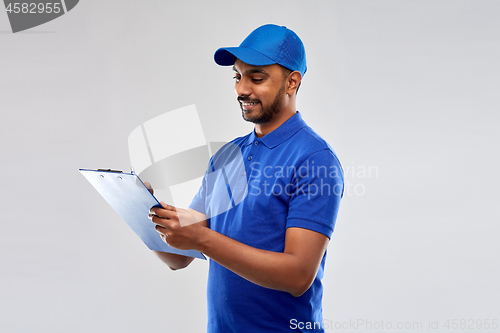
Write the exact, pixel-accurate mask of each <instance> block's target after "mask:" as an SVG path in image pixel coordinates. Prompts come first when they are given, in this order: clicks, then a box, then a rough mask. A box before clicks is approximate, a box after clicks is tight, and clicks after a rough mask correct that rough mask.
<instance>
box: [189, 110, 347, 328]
mask: <svg viewBox="0 0 500 333" xmlns="http://www.w3.org/2000/svg"><path fill="white" fill-rule="evenodd" d="M343 184H344V177H343V172H342V168H341V165H340V162H339V160H338V159H337V156H336V155H335V152H334V151H333V149H332V148H331V147H330V146H329V145H328V143H326V141H324V140H323V139H322V138H321V137H320V136H319V135H318V134H316V133H315V132H314V131H313V130H312V129H311V128H310V127H309V126H307V124H306V123H305V122H304V121H303V120H302V117H301V114H300V113H299V112H297V113H296V114H295V115H294V116H293V117H291V118H290V119H288V120H287V121H286V122H285V123H284V124H282V125H281V126H280V127H279V128H277V129H276V130H274V131H272V132H271V133H269V134H267V135H265V136H263V137H261V138H258V137H257V136H256V135H255V132H252V133H250V134H249V135H246V136H244V137H240V138H237V139H235V140H233V141H232V142H231V143H229V144H228V145H226V146H224V147H223V148H221V149H220V150H219V151H218V152H217V153H216V154H215V155H214V156H213V157H212V158H211V160H210V163H209V166H208V170H207V172H206V174H205V177H204V179H203V183H202V186H201V187H200V190H199V192H198V193H197V195H196V196H195V198H194V199H193V201H192V203H191V205H190V208H192V209H194V210H196V211H198V212H201V213H204V214H205V215H207V220H208V224H209V227H210V228H211V229H213V230H215V231H217V232H219V233H221V234H224V235H226V236H228V237H231V238H233V239H235V240H237V241H239V242H242V243H244V244H247V245H250V246H253V247H256V248H259V249H263V250H268V251H275V252H283V250H284V246H285V233H286V229H287V228H290V227H298V228H304V229H309V230H313V231H316V232H319V233H322V234H324V235H325V236H327V237H329V238H330V237H331V235H332V232H333V229H334V226H335V220H336V218H337V213H338V209H339V204H340V199H341V197H342V194H343ZM325 258H326V253H325V256H324V257H323V260H322V261H321V265H320V267H319V270H318V274H317V276H316V278H315V280H314V282H313V284H312V285H311V287H310V288H309V290H307V291H306V292H305V293H304V294H303V295H302V296H300V297H294V296H292V295H291V294H289V293H286V292H282V291H277V290H272V289H268V288H264V287H261V286H258V285H256V284H254V283H252V282H249V281H247V280H245V279H244V278H242V277H240V276H239V275H236V274H234V273H233V272H231V271H229V270H228V269H226V268H225V267H223V266H221V265H219V264H218V263H216V262H214V261H212V260H210V268H209V277H208V286H207V298H208V332H217V333H228V332H238V333H239V332H273V333H275V332H310V331H314V332H322V331H324V330H323V327H322V321H323V317H322V296H323V287H322V283H321V279H322V278H323V270H324V265H325ZM309 328H311V329H309Z"/></svg>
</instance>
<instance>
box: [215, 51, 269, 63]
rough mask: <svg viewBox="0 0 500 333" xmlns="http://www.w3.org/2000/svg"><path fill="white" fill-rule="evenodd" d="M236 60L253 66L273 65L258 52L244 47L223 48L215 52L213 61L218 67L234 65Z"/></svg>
mask: <svg viewBox="0 0 500 333" xmlns="http://www.w3.org/2000/svg"><path fill="white" fill-rule="evenodd" d="M236 59H240V60H241V61H243V62H244V63H246V64H249V65H253V66H266V65H272V64H275V63H276V61H274V60H273V59H271V58H268V57H266V56H265V55H263V54H262V53H260V52H257V51H255V50H252V49H249V48H246V47H241V46H240V47H223V48H220V49H218V50H217V51H215V54H214V60H215V62H216V63H217V64H218V65H221V66H231V65H234V62H235V61H236Z"/></svg>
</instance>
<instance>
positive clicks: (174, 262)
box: [153, 251, 194, 271]
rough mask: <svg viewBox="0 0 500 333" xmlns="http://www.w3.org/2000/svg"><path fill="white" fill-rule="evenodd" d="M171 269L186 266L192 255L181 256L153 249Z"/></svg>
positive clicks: (191, 259)
mask: <svg viewBox="0 0 500 333" xmlns="http://www.w3.org/2000/svg"><path fill="white" fill-rule="evenodd" d="M153 252H154V253H155V254H156V255H157V256H158V258H160V259H161V261H163V262H164V263H165V264H167V266H168V267H170V269H171V270H174V271H175V270H177V269H182V268H186V267H187V266H188V265H189V264H190V263H191V262H192V261H193V260H194V258H192V257H186V256H181V255H179V254H174V253H167V252H160V251H153Z"/></svg>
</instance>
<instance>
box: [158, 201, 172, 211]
mask: <svg viewBox="0 0 500 333" xmlns="http://www.w3.org/2000/svg"><path fill="white" fill-rule="evenodd" d="M160 204H161V205H162V206H163V208H164V209H166V210H171V211H174V212H175V207H174V206H171V205H169V204H166V203H165V202H163V201H160Z"/></svg>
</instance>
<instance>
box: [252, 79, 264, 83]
mask: <svg viewBox="0 0 500 333" xmlns="http://www.w3.org/2000/svg"><path fill="white" fill-rule="evenodd" d="M252 81H253V82H262V81H264V79H252Z"/></svg>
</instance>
